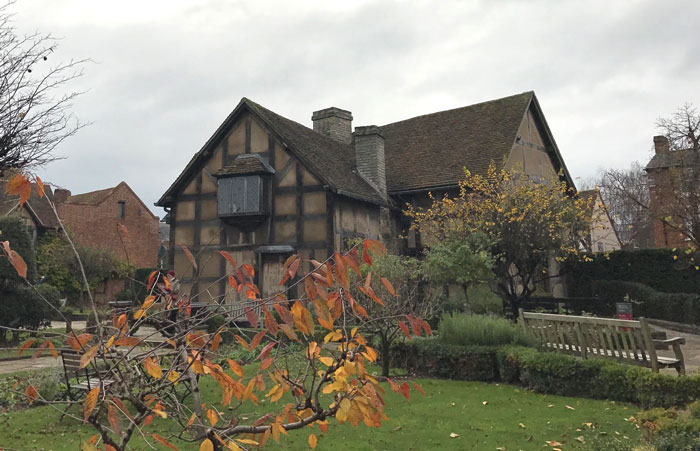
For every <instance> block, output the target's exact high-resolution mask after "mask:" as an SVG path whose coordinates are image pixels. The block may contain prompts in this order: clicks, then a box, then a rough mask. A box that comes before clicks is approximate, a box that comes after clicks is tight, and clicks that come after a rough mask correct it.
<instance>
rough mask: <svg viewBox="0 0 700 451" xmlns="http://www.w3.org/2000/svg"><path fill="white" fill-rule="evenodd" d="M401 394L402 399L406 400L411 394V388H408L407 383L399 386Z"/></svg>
mask: <svg viewBox="0 0 700 451" xmlns="http://www.w3.org/2000/svg"><path fill="white" fill-rule="evenodd" d="M401 394H402V395H403V397H404V398H406V399H408V398H409V396H410V394H411V387H409V386H408V382H404V383H403V384H401Z"/></svg>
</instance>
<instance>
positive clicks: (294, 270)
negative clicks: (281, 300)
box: [280, 258, 301, 285]
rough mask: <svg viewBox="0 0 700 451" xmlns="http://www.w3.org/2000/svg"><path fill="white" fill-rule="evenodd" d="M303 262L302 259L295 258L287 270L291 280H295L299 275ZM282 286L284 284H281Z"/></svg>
mask: <svg viewBox="0 0 700 451" xmlns="http://www.w3.org/2000/svg"><path fill="white" fill-rule="evenodd" d="M300 261H301V259H300V258H295V259H294V261H293V262H292V264H291V265H289V269H288V270H287V274H288V275H289V278H290V279H293V278H294V277H296V275H297V270H298V269H299V262H300ZM280 285H282V284H280Z"/></svg>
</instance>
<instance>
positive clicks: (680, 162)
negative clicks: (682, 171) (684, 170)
mask: <svg viewBox="0 0 700 451" xmlns="http://www.w3.org/2000/svg"><path fill="white" fill-rule="evenodd" d="M697 164H700V157H699V156H698V153H697V152H695V151H694V150H693V149H685V150H671V151H668V152H659V153H657V154H656V155H654V157H653V158H652V159H651V161H649V164H648V165H647V167H646V168H645V169H646V170H647V171H649V170H653V169H663V168H671V167H677V166H695V165H697Z"/></svg>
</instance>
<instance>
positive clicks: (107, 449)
mask: <svg viewBox="0 0 700 451" xmlns="http://www.w3.org/2000/svg"><path fill="white" fill-rule="evenodd" d="M105 451H117V449H116V448H115V447H114V446H112V445H110V444H109V443H106V444H105Z"/></svg>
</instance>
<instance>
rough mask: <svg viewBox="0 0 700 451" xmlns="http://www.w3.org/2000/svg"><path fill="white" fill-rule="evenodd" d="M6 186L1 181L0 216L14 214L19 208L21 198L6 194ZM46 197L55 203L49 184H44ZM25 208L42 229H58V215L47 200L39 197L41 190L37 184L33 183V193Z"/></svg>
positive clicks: (4, 182)
mask: <svg viewBox="0 0 700 451" xmlns="http://www.w3.org/2000/svg"><path fill="white" fill-rule="evenodd" d="M6 184H7V182H6V181H0V216H6V215H7V214H9V213H10V212H12V211H13V210H14V209H15V208H17V207H18V203H19V196H17V195H13V196H10V195H8V194H7V193H5V185H6ZM44 195H45V196H46V197H48V199H49V200H51V202H53V191H52V189H51V186H50V185H49V184H48V183H46V184H44ZM25 208H27V209H28V210H29V212H30V214H31V215H32V216H33V217H34V218H35V219H36V221H37V222H38V223H39V225H41V226H42V227H44V228H47V229H55V228H58V219H56V214H55V213H54V212H53V210H52V209H51V205H49V203H48V202H47V201H46V199H44V198H41V197H39V188H38V186H37V184H36V183H32V192H31V195H30V196H29V200H27V203H26V204H25Z"/></svg>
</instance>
